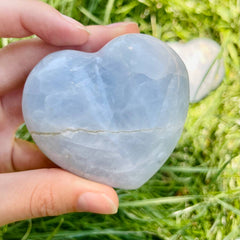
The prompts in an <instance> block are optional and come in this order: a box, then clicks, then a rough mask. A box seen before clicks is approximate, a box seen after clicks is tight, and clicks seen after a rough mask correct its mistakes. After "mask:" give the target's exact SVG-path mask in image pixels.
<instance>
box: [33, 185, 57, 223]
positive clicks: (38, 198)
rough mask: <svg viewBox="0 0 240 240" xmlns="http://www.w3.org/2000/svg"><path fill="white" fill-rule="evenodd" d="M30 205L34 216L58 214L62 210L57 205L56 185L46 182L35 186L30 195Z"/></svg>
mask: <svg viewBox="0 0 240 240" xmlns="http://www.w3.org/2000/svg"><path fill="white" fill-rule="evenodd" d="M29 207H30V214H31V217H32V218H34V217H44V216H55V215H58V214H59V213H60V210H59V209H58V207H57V197H56V195H55V192H54V186H53V185H52V184H49V183H44V184H40V185H38V186H37V187H35V189H34V190H33V191H32V193H31V196H30V204H29Z"/></svg>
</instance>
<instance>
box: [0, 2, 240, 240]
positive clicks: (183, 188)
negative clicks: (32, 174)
mask: <svg viewBox="0 0 240 240" xmlns="http://www.w3.org/2000/svg"><path fill="white" fill-rule="evenodd" d="M47 2H48V3H49V4H51V5H53V6H54V7H55V8H57V9H58V10H60V11H61V12H62V13H64V14H66V15H68V16H71V17H73V18H75V19H77V20H79V21H81V22H82V23H83V24H86V25H88V24H109V23H113V22H118V21H129V20H131V21H135V22H137V23H138V24H139V26H140V30H141V32H142V33H146V34H150V35H153V36H155V37H157V38H159V39H161V40H164V41H176V40H177V41H183V42H186V41H189V40H191V39H193V38H196V37H208V38H211V39H214V40H215V41H217V42H218V43H220V44H221V45H222V47H223V56H224V61H225V68H226V76H225V78H224V81H223V83H222V84H221V85H220V87H219V88H218V89H217V90H216V91H214V92H212V93H211V94H210V95H209V96H208V97H207V98H205V99H204V100H202V101H201V102H199V103H196V104H192V105H191V106H190V110H189V114H188V118H187V121H186V125H185V129H184V132H183V134H182V137H181V139H180V141H179V143H178V145H177V147H176V149H175V151H174V152H173V154H172V155H171V157H170V158H169V159H168V161H167V162H166V163H165V165H164V166H163V167H162V168H161V170H160V171H159V172H158V173H157V174H155V176H154V177H152V179H151V180H150V181H148V182H147V183H146V184H145V185H144V186H143V187H141V188H140V189H138V190H134V191H133V190H132V191H124V190H118V194H119V198H120V208H119V212H118V214H116V215H113V216H105V215H96V214H90V213H74V214H66V215H63V216H58V217H48V218H41V219H35V220H28V221H22V222H18V223H14V224H10V225H8V226H3V227H1V228H0V239H4V240H5V239H6V240H7V239H22V240H27V239H31V240H38V239H47V240H50V239H61V240H62V239H112V240H118V239H119V240H120V239H131V240H132V239H136V240H139V239H214V240H215V239H217V240H221V239H225V240H227V239H237V238H238V237H239V238H240V177H239V176H240V155H239V154H240V58H239V51H240V34H239V29H240V1H239V0H209V1H208V0H202V1H196V0H133V1H126V0H118V1H114V0H108V1H107V0H48V1H47ZM10 41H13V39H2V41H1V44H2V46H4V45H6V44H7V43H8V42H10ZM25 131H26V130H23V131H22V134H23V135H24V134H25ZM25 137H26V136H25Z"/></svg>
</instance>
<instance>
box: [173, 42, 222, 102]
mask: <svg viewBox="0 0 240 240" xmlns="http://www.w3.org/2000/svg"><path fill="white" fill-rule="evenodd" d="M168 45H169V46H170V47H171V48H172V49H174V51H176V53H177V54H178V55H179V56H180V57H181V58H182V60H183V62H184V63H185V65H186V68H187V70H188V75H189V87H190V102H192V103H193V102H198V101H200V100H201V99H202V98H204V97H206V96H207V95H208V94H209V93H210V92H211V91H212V90H214V89H216V88H217V87H218V86H219V84H220V83H221V82H222V80H223V78H224V75H225V69H224V63H223V59H222V58H221V52H222V50H221V46H220V45H219V44H218V43H216V42H215V41H213V40H211V39H207V38H197V39H194V40H192V41H190V42H188V43H185V44H183V43H178V42H173V43H168Z"/></svg>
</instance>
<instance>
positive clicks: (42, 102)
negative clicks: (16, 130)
mask: <svg viewBox="0 0 240 240" xmlns="http://www.w3.org/2000/svg"><path fill="white" fill-rule="evenodd" d="M22 104H23V113H24V118H25V121H26V125H27V127H28V129H29V131H30V133H31V134H32V137H33V139H34V140H35V142H36V144H37V145H38V146H39V148H40V149H41V150H42V151H43V152H44V153H45V154H46V155H47V156H48V157H49V158H50V159H51V160H52V161H53V162H55V163H56V164H58V165H59V166H60V167H62V168H64V169H66V170H68V171H71V172H73V173H75V174H77V175H79V176H82V177H84V178H87V179H91V180H94V181H97V182H101V183H105V184H107V185H110V186H113V187H117V188H123V189H135V188H138V187H140V186H141V185H142V184H144V183H145V182H146V181H147V180H148V179H149V178H150V177H151V176H152V175H153V174H154V173H155V172H156V171H157V170H158V169H159V168H160V167H161V166H162V165H163V163H164V162H165V161H166V160H167V158H168V157H169V155H170V154H171V152H172V151H173V149H174V147H175V145H176V144H177V142H178V139H179V137H180V135H181V132H182V129H183V125H184V122H185V118H186V115H187V110H188V104H189V86H188V75H187V71H186V68H185V66H184V64H183V62H182V61H181V59H180V58H179V57H178V55H177V54H176V53H175V52H174V51H173V50H172V49H171V48H170V47H168V46H167V45H166V44H165V43H163V42H161V41H160V40H158V39H156V38H153V37H151V36H148V35H143V34H128V35H124V36H120V37H118V38H115V39H114V40H112V41H111V42H109V43H108V44H107V45H106V46H104V47H103V48H102V49H101V50H100V51H98V52H96V53H84V52H80V51H74V50H64V51H59V52H55V53H53V54H50V55H48V56H47V57H45V58H44V59H43V60H42V61H41V62H39V63H38V64H37V66H36V67H35V68H34V69H33V71H32V72H31V73H30V75H29V77H28V79H27V82H26V85H25V88H24V93H23V103H22Z"/></svg>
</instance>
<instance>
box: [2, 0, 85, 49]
mask: <svg viewBox="0 0 240 240" xmlns="http://www.w3.org/2000/svg"><path fill="white" fill-rule="evenodd" d="M33 34H35V35H37V36H38V37H40V38H41V39H43V40H44V41H45V42H47V43H50V44H52V45H55V46H69V45H71V46H75V45H81V44H83V43H85V42H86V41H87V40H88V36H89V32H88V31H87V30H86V28H85V27H84V26H83V25H82V24H81V23H79V22H77V21H75V20H74V19H72V18H69V17H67V16H64V15H62V14H61V13H60V12H58V11H57V10H56V9H54V8H52V7H51V6H49V5H47V4H45V3H43V2H40V1H38V0H11V1H9V0H1V1H0V37H26V36H30V35H33Z"/></svg>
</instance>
